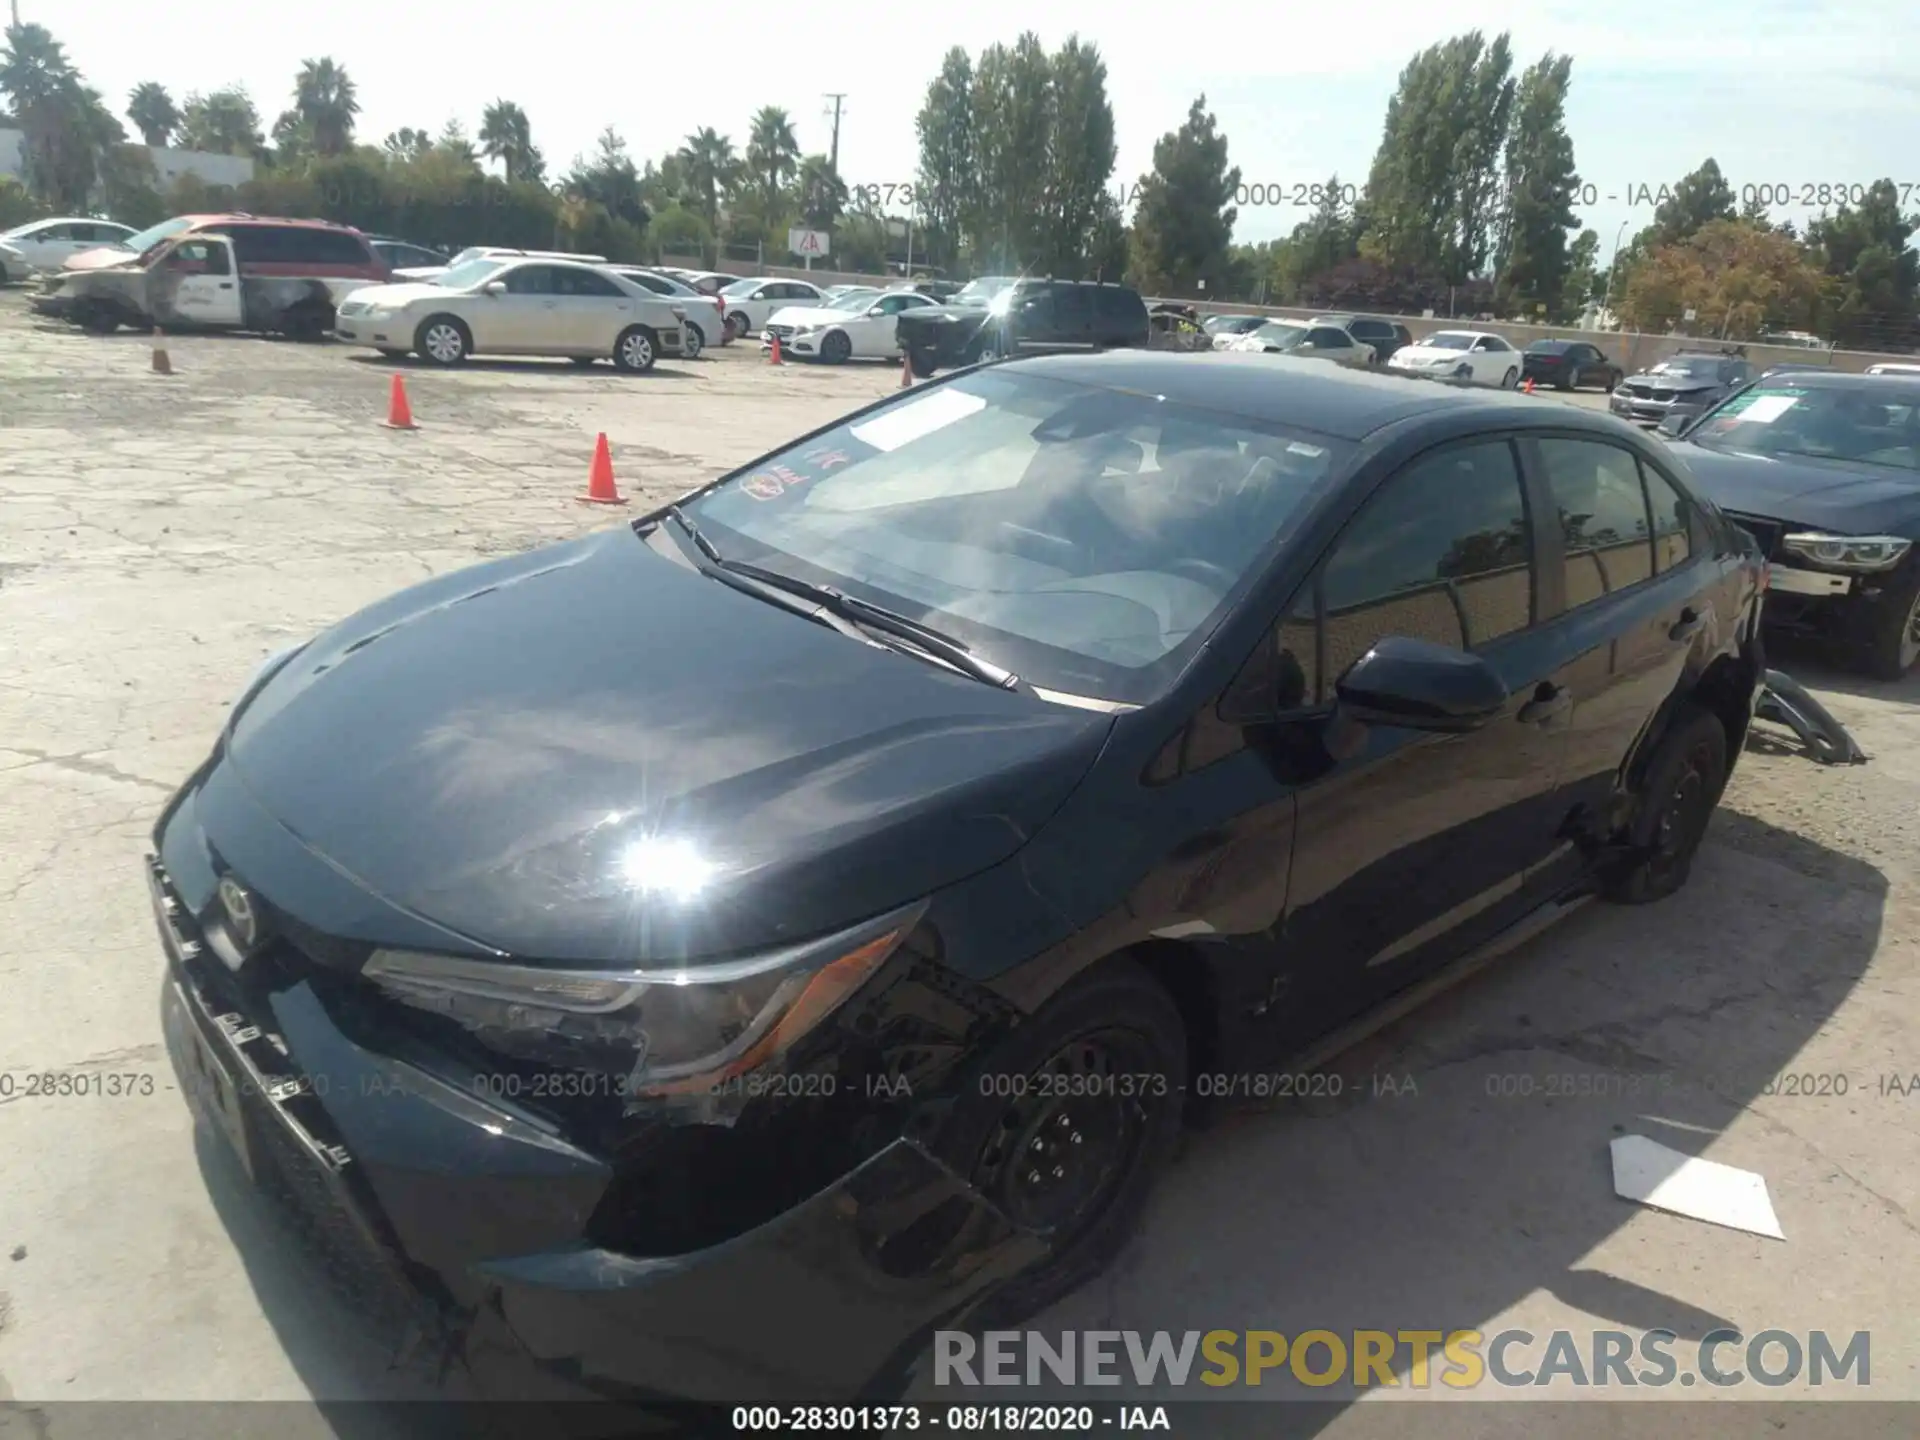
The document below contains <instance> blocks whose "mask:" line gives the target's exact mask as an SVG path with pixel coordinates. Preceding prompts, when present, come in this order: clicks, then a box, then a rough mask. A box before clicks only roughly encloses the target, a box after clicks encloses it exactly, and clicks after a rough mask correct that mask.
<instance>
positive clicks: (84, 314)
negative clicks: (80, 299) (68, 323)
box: [73, 304, 120, 335]
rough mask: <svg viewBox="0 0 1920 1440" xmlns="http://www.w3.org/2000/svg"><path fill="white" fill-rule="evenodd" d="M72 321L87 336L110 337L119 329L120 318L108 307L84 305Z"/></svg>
mask: <svg viewBox="0 0 1920 1440" xmlns="http://www.w3.org/2000/svg"><path fill="white" fill-rule="evenodd" d="M73 319H74V323H75V324H77V325H78V326H79V327H80V328H81V329H82V330H84V331H86V332H87V334H89V335H111V334H113V332H114V331H116V330H118V329H119V328H120V317H119V316H118V315H116V314H115V313H114V311H113V308H112V307H111V306H108V305H99V304H94V305H84V306H82V307H80V309H79V310H77V311H76V312H75V313H74V317H73Z"/></svg>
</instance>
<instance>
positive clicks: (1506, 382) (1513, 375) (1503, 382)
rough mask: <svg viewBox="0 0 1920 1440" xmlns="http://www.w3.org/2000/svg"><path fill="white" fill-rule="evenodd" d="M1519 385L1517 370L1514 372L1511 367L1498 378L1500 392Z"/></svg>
mask: <svg viewBox="0 0 1920 1440" xmlns="http://www.w3.org/2000/svg"><path fill="white" fill-rule="evenodd" d="M1519 383H1520V372H1519V371H1518V370H1515V369H1514V368H1512V367H1511V366H1509V367H1508V368H1507V373H1506V374H1504V375H1502V376H1501V377H1500V388H1501V389H1502V390H1511V389H1513V387H1514V386H1516V385H1518V384H1519Z"/></svg>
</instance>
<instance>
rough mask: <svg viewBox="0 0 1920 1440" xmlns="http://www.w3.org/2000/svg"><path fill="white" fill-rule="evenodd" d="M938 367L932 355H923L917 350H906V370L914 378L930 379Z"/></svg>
mask: <svg viewBox="0 0 1920 1440" xmlns="http://www.w3.org/2000/svg"><path fill="white" fill-rule="evenodd" d="M939 368H940V367H939V365H938V364H937V363H935V361H934V358H933V356H931V355H923V354H921V353H920V352H919V351H918V350H909V351H908V352H907V370H908V371H909V372H910V373H911V374H912V376H913V378H914V379H916V380H931V379H932V378H933V373H934V371H936V370H938V369H939Z"/></svg>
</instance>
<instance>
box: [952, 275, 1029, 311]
mask: <svg viewBox="0 0 1920 1440" xmlns="http://www.w3.org/2000/svg"><path fill="white" fill-rule="evenodd" d="M1013 283H1014V281H1013V279H1012V277H1010V276H1006V275H989V276H986V277H984V278H982V279H979V280H969V281H968V282H967V283H966V284H964V285H962V286H961V287H960V288H959V290H958V291H956V292H955V294H954V297H953V300H952V303H953V304H955V305H985V304H987V303H988V302H989V301H991V300H992V299H993V297H994V296H996V295H998V294H999V293H1000V292H1001V291H1002V290H1005V289H1007V288H1009V287H1010V286H1012V285H1013Z"/></svg>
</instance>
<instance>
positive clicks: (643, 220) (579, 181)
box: [563, 125, 650, 230]
mask: <svg viewBox="0 0 1920 1440" xmlns="http://www.w3.org/2000/svg"><path fill="white" fill-rule="evenodd" d="M563 188H564V189H565V190H566V192H567V193H568V194H570V195H575V196H578V197H580V198H581V199H583V200H586V201H588V202H590V203H591V204H595V205H598V206H600V207H601V209H603V210H605V211H606V213H607V215H608V216H610V217H611V218H612V219H614V220H618V221H621V222H623V223H625V224H627V225H630V226H632V227H634V229H635V230H645V229H646V228H647V222H648V220H649V218H650V215H649V212H648V210H647V206H646V202H645V201H643V200H642V199H641V198H640V170H639V167H638V166H636V165H635V164H634V163H633V157H632V156H631V155H629V154H628V153H627V142H626V141H625V140H622V139H621V138H620V136H619V134H618V133H617V132H616V131H615V130H614V128H613V127H612V126H611V125H609V126H608V127H607V128H606V129H604V130H602V131H601V132H600V138H599V140H598V141H597V142H596V143H595V146H594V153H593V157H592V159H590V160H576V161H575V162H574V166H573V169H572V171H571V172H570V173H569V174H568V176H567V179H566V183H565V185H564V187H563Z"/></svg>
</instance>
